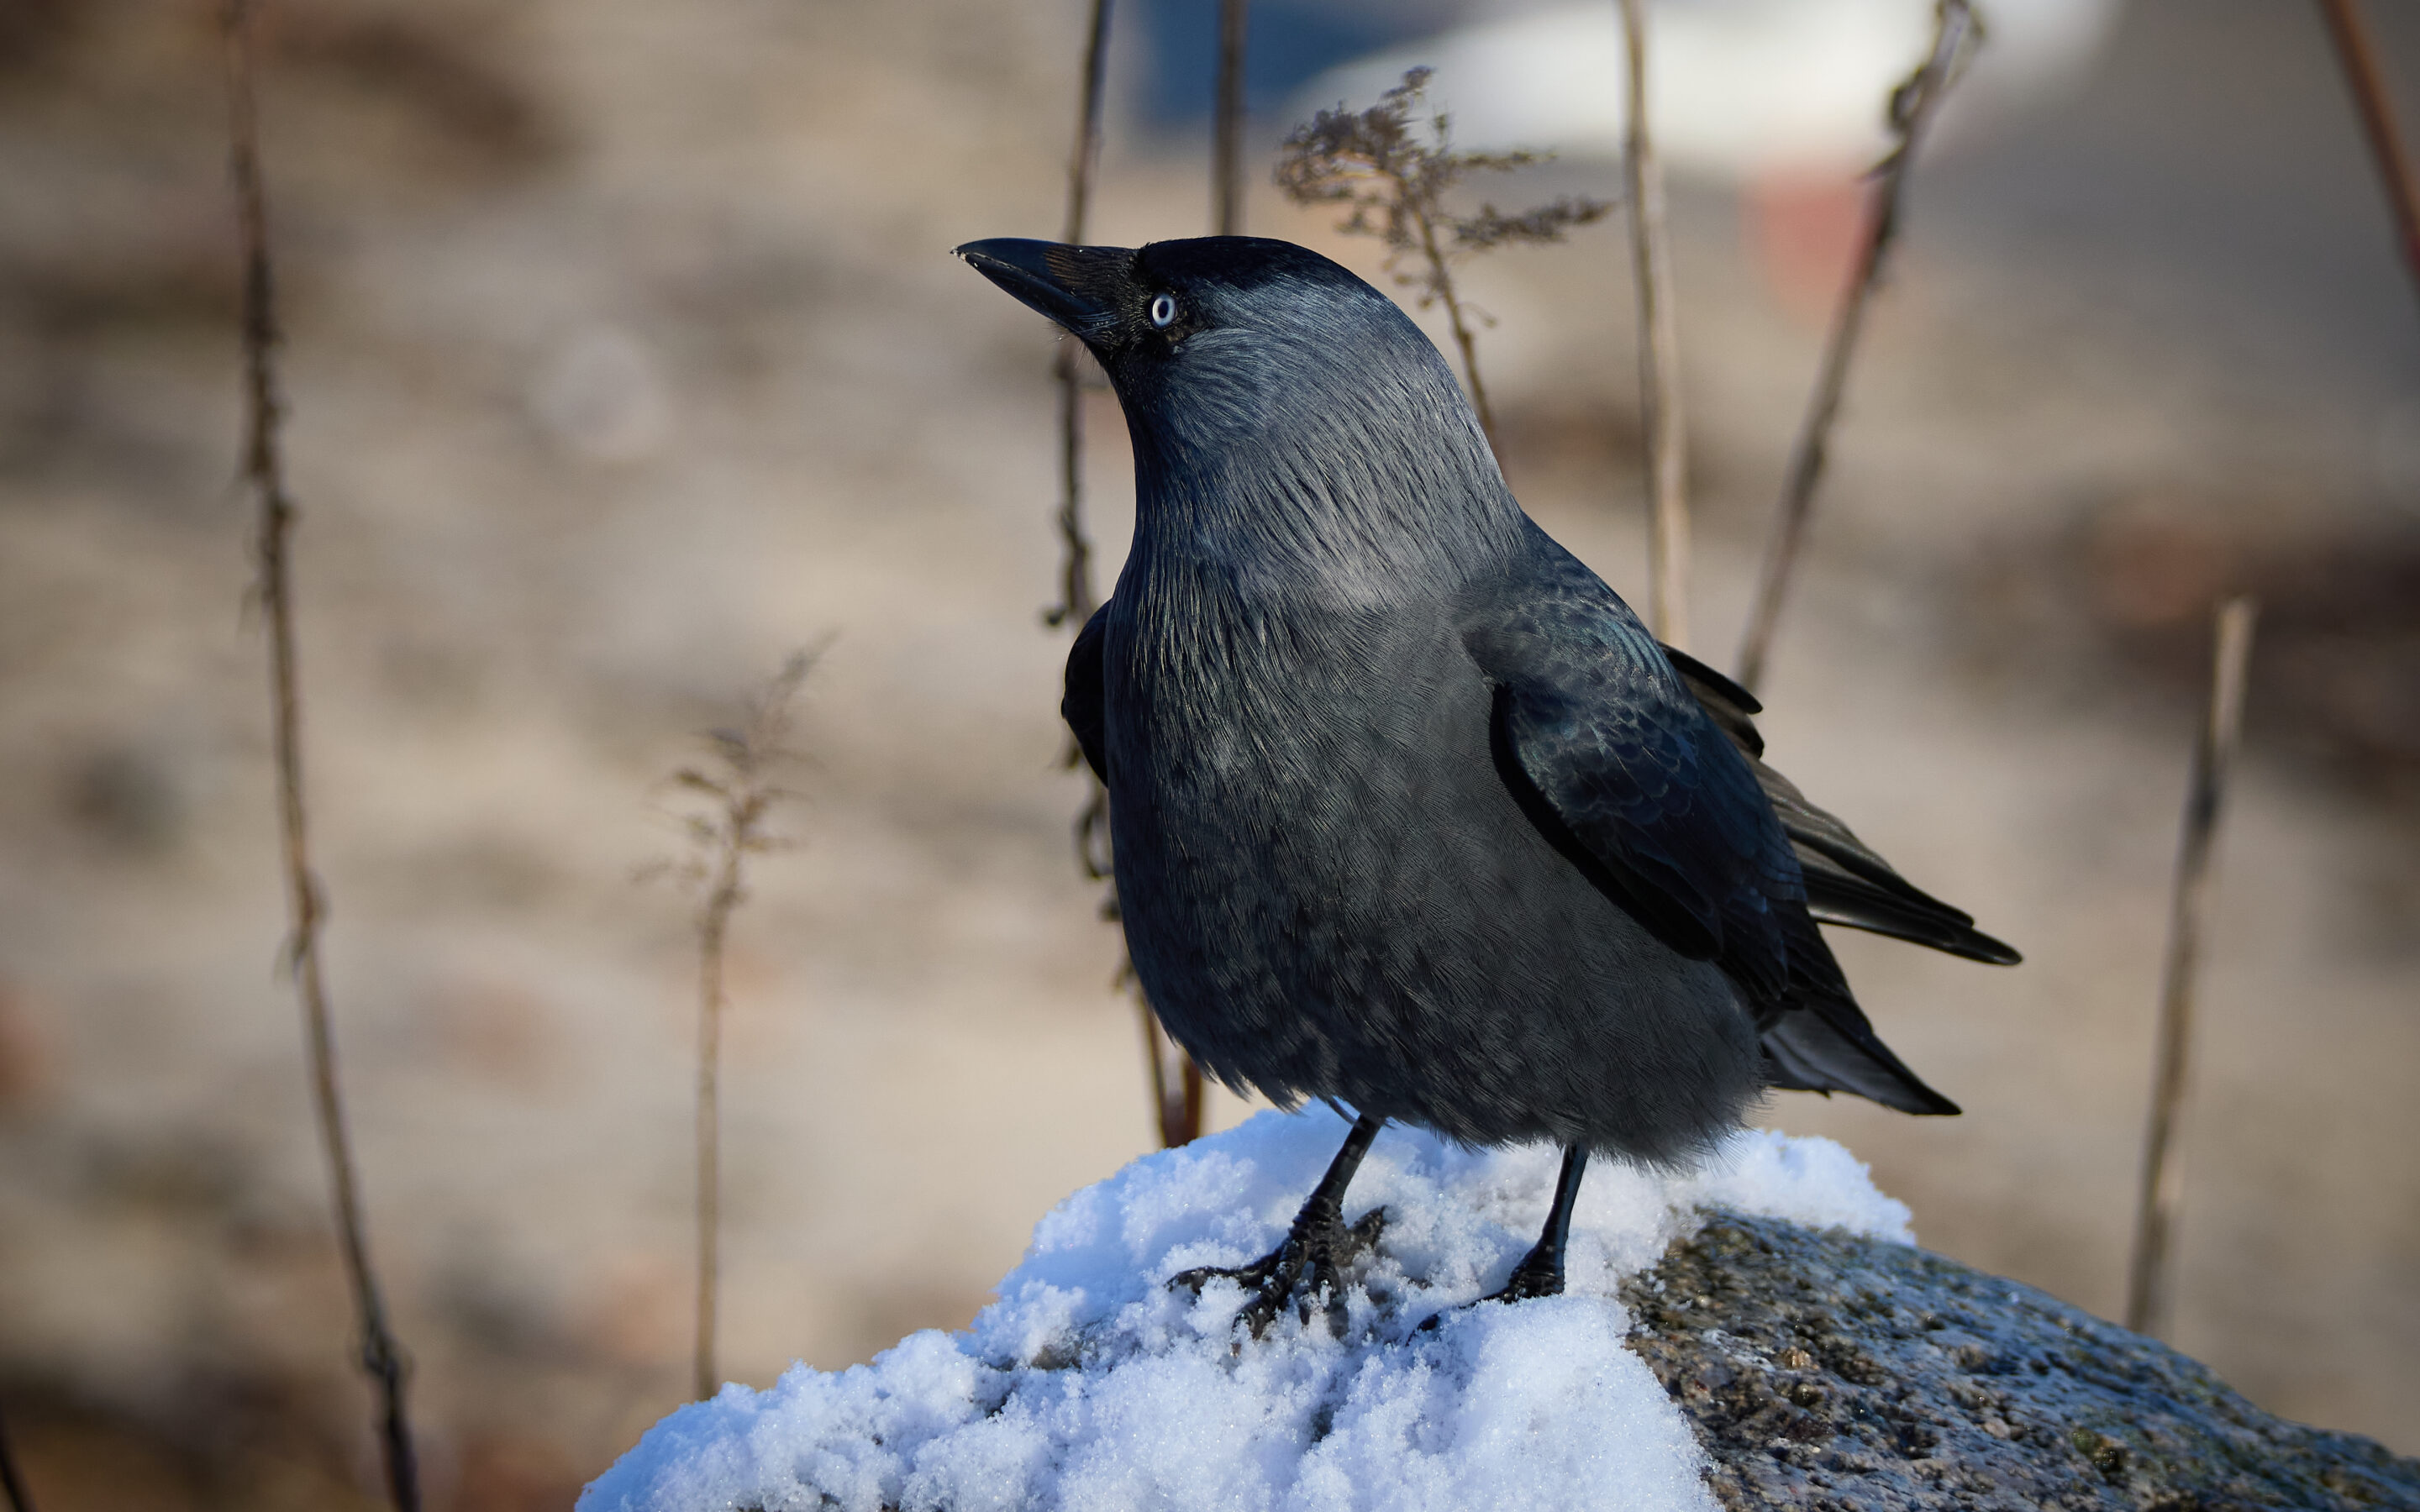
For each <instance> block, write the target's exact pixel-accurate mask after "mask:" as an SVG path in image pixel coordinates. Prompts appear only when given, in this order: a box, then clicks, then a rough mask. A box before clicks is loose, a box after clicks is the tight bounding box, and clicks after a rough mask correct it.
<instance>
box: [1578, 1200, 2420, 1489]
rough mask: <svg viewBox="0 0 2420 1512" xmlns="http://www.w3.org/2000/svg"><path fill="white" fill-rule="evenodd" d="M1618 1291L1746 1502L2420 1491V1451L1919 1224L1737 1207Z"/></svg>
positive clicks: (1642, 1349) (1730, 1485)
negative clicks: (2280, 1410) (1927, 1234)
mask: <svg viewBox="0 0 2420 1512" xmlns="http://www.w3.org/2000/svg"><path fill="white" fill-rule="evenodd" d="M1621 1299H1622V1301H1623V1302H1624V1303H1625V1304H1628V1307H1629V1310H1630V1313H1631V1317H1632V1319H1633V1330H1632V1333H1631V1335H1630V1344H1631V1347H1632V1348H1633V1349H1634V1350H1637V1352H1638V1353H1639V1354H1640V1355H1641V1356H1642V1357H1643V1358H1645V1360H1646V1361H1647V1364H1648V1365H1649V1367H1650V1368H1651V1369H1652V1370H1653V1371H1654V1373H1655V1376H1656V1379H1657V1380H1659V1381H1662V1382H1663V1384H1664V1388H1665V1390H1666V1391H1667V1392H1668V1393H1669V1394H1670V1396H1672V1398H1673V1400H1674V1401H1675V1402H1676V1403H1677V1404H1678V1405H1679V1406H1680V1408H1681V1410H1682V1411H1683V1413H1685V1414H1686V1415H1687V1417H1688V1419H1689V1422H1690V1425H1691V1427H1692V1428H1693V1429H1694V1430H1695V1432H1696V1434H1697V1438H1698V1442H1699V1444H1700V1445H1701V1446H1702V1447H1703V1448H1704V1450H1705V1452H1706V1454H1707V1456H1708V1458H1709V1459H1710V1460H1711V1461H1712V1465H1711V1468H1710V1469H1709V1471H1708V1473H1707V1481H1708V1484H1709V1487H1710V1489H1712V1490H1713V1491H1714V1495H1715V1498H1716V1500H1718V1501H1719V1502H1720V1503H1721V1504H1723V1505H1724V1506H1725V1507H1727V1508H1747V1507H1757V1508H1762V1507H1768V1506H1782V1505H1787V1506H1792V1507H1805V1508H1810V1509H1816V1512H1900V1509H1907V1512H1916V1509H1922V1508H1935V1507H1938V1508H1959V1509H1962V1512H1974V1509H1996V1508H2011V1509H2014V1508H2027V1509H2030V1508H2040V1507H2057V1508H2062V1509H2064V1508H2077V1509H2083V1508H2090V1509H2093V1512H2101V1509H2103V1508H2107V1509H2120V1508H2122V1509H2125V1512H2221V1509H2229V1512H2231V1509H2236V1508H2252V1507H2281V1508H2282V1507H2292V1508H2297V1509H2311V1512H2335V1509H2339V1508H2341V1509H2346V1512H2351V1509H2356V1508H2358V1509H2377V1508H2387V1507H2397V1508H2420V1460H2412V1459H2405V1458H2398V1457H2397V1456H2395V1455H2393V1454H2390V1453H2389V1452H2387V1451H2386V1450H2385V1449H2384V1448H2382V1447H2381V1446H2380V1445H2378V1444H2376V1443H2371V1442H2370V1441H2369V1440H2366V1439H2363V1438H2358V1437H2355V1436H2353V1435H2351V1434H2345V1433H2331V1432H2326V1431H2324V1430H2321V1429H2318V1428H2310V1427H2303V1426H2301V1425H2299V1424H2295V1423H2288V1422H2286V1421H2285V1420H2283V1419H2280V1418H2276V1417H2273V1416H2271V1415H2269V1414H2268V1413H2266V1412H2261V1411H2260V1410H2259V1409H2258V1408H2257V1407H2255V1406H2253V1405H2252V1404H2251V1403H2250V1402H2247V1401H2245V1400H2244V1399H2243V1398H2242V1396H2238V1395H2236V1393H2235V1392H2233V1391H2232V1390H2230V1389H2229V1388H2228V1387H2227V1386H2226V1383H2225V1382H2223V1381H2220V1380H2219V1379H2218V1378H2217V1377H2216V1376H2214V1375H2212V1374H2211V1371H2210V1369H2209V1368H2208V1367H2207V1366H2205V1365H2201V1364H2199V1363H2197V1362H2195V1361H2194V1360H2191V1359H2189V1358H2187V1357H2186V1356H2184V1355H2181V1354H2179V1353H2177V1352H2176V1351H2175V1350H2170V1349H2167V1348H2165V1347H2164V1346H2163V1345H2161V1344H2159V1343H2158V1342H2156V1341H2154V1340H2151V1339H2148V1338H2144V1337H2143V1336H2141V1335H2136V1334H2132V1333H2129V1332H2127V1331H2126V1330H2125V1329H2122V1328H2119V1327H2118V1326H2117V1325H2116V1324H2113V1323H2107V1322H2103V1321H2102V1320H2101V1319H2097V1318H2094V1317H2093V1316H2091V1315H2090V1314H2088V1313H2086V1312H2084V1311H2082V1310H2081V1309H2079V1308H2075V1307H2071V1306H2069V1305H2067V1304H2064V1303H2062V1302H2059V1301H2057V1300H2056V1299H2055V1298H2053V1297H2050V1296H2047V1295H2045V1294H2044V1293H2042V1292H2040V1291H2036V1290H2035V1289H2033V1288H2030V1287H2026V1286H2022V1285H2020V1284H2018V1283H2016V1282H2013V1281H2008V1280H2003V1279H2001V1278H2000V1277H1997V1276H1993V1275H1987V1274H1985V1273H1981V1272H1979V1271H1974V1270H1970V1269H1968V1268H1967V1267H1965V1266H1962V1265H1960V1264H1958V1263H1957V1262H1956V1261H1954V1260H1949V1259H1946V1258H1944V1257H1941V1256H1938V1255H1931V1254H1928V1253H1926V1252H1925V1251H1923V1250H1919V1249H1915V1248H1911V1247H1909V1246H1907V1245H1904V1244H1896V1243H1889V1242H1877V1241H1874V1240H1872V1239H1868V1238H1861V1237H1858V1236H1855V1235H1852V1234H1847V1233H1843V1232H1841V1231H1838V1230H1834V1229H1813V1228H1804V1227H1798V1226H1796V1225H1794V1224H1791V1223H1787V1222H1782V1221H1778V1220H1775V1219H1771V1218H1760V1217H1749V1216H1745V1215H1740V1214H1730V1213H1726V1214H1720V1215H1715V1216H1714V1217H1712V1218H1711V1219H1710V1221H1709V1222H1708V1223H1707V1224H1706V1225H1705V1226H1704V1227H1701V1228H1699V1230H1698V1231H1697V1232H1696V1233H1695V1234H1692V1235H1690V1236H1688V1237H1685V1238H1683V1239H1681V1240H1679V1241H1678V1242H1675V1243H1674V1244H1673V1245H1672V1247H1671V1249H1670V1250H1668V1252H1667V1253H1666V1255H1665V1257H1664V1258H1663V1259H1662V1260H1661V1261H1660V1262H1659V1263H1657V1264H1656V1265H1655V1266H1654V1267H1652V1269H1650V1270H1648V1271H1645V1272H1642V1273H1638V1274H1637V1275H1634V1276H1632V1277H1630V1278H1629V1279H1627V1280H1626V1281H1625V1282H1624V1283H1623V1284H1622V1286H1621Z"/></svg>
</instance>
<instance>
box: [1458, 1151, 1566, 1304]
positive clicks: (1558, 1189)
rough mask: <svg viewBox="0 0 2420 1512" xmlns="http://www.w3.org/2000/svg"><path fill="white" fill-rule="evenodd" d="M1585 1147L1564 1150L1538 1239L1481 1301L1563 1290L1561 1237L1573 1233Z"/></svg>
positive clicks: (1523, 1298)
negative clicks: (1509, 1275)
mask: <svg viewBox="0 0 2420 1512" xmlns="http://www.w3.org/2000/svg"><path fill="white" fill-rule="evenodd" d="M1588 1158H1589V1152H1588V1147H1587V1146H1586V1145H1573V1146H1571V1147H1570V1148H1568V1149H1565V1150H1564V1151H1563V1174H1562V1175H1561V1176H1559V1177H1558V1178H1556V1180H1555V1206H1554V1208H1553V1209H1552V1210H1551V1211H1548V1212H1547V1214H1546V1227H1545V1230H1544V1232H1543V1233H1541V1234H1539V1236H1538V1242H1537V1243H1536V1244H1535V1245H1534V1246H1532V1247H1531V1248H1530V1251H1529V1253H1528V1255H1526V1256H1524V1257H1522V1259H1521V1263H1520V1264H1518V1265H1516V1266H1514V1267H1512V1279H1511V1280H1509V1281H1507V1282H1505V1283H1504V1289H1503V1290H1501V1291H1498V1292H1496V1293H1494V1294H1492V1295H1489V1296H1485V1297H1481V1298H1480V1299H1479V1300H1480V1301H1481V1302H1526V1301H1528V1299H1529V1298H1531V1297H1559V1296H1561V1295H1562V1293H1563V1241H1565V1240H1567V1239H1569V1238H1571V1237H1572V1207H1573V1205H1574V1204H1575V1203H1576V1202H1578V1201H1579V1196H1580V1177H1581V1176H1582V1175H1583V1174H1585V1173H1586V1172H1587V1170H1588Z"/></svg>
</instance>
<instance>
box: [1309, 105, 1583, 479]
mask: <svg viewBox="0 0 2420 1512" xmlns="http://www.w3.org/2000/svg"><path fill="white" fill-rule="evenodd" d="M1434 73H1435V70H1434V69H1407V70H1406V71H1405V72H1404V78H1403V82H1402V83H1401V84H1398V85H1395V86H1394V87H1393V88H1391V89H1389V90H1388V91H1387V92H1386V93H1385V94H1383V95H1381V96H1379V97H1378V102H1377V103H1376V104H1374V105H1373V106H1371V107H1370V108H1369V109H1367V110H1363V111H1348V110H1343V109H1337V110H1323V111H1320V112H1318V113H1317V114H1315V115H1314V116H1312V117H1311V120H1310V121H1308V122H1306V123H1305V124H1303V125H1301V126H1297V127H1295V129H1294V131H1293V132H1292V133H1291V134H1289V135H1288V136H1287V137H1286V140H1285V147H1284V148H1283V150H1282V151H1281V152H1280V155H1279V158H1278V168H1277V181H1278V187H1279V188H1280V189H1282V190H1284V191H1285V193H1286V196H1287V197H1288V198H1290V199H1292V200H1293V201H1294V202H1295V204H1297V205H1344V206H1347V207H1349V208H1351V211H1352V213H1351V214H1349V215H1347V216H1346V217H1345V219H1344V221H1343V223H1342V224H1340V225H1339V226H1338V227H1337V229H1338V230H1339V231H1342V232H1343V233H1344V234H1345V235H1347V236H1366V237H1375V238H1377V239H1380V240H1381V241H1384V242H1385V243H1386V245H1387V270H1388V272H1389V273H1392V274H1393V275H1394V279H1395V282H1396V283H1397V284H1400V285H1406V286H1408V287H1413V288H1417V289H1419V307H1420V308H1421V309H1423V310H1425V309H1427V308H1428V307H1429V306H1430V305H1433V304H1443V305H1444V306H1445V313H1446V321H1447V323H1448V324H1449V325H1450V326H1451V327H1452V329H1453V343H1454V346H1455V347H1457V348H1458V349H1459V350H1460V352H1461V354H1462V371H1463V377H1464V379H1465V381H1466V384H1467V386H1468V388H1469V390H1470V408H1471V410H1472V412H1473V413H1474V414H1476V415H1477V416H1478V417H1479V428H1480V429H1481V431H1482V432H1484V433H1485V435H1486V437H1487V444H1488V446H1489V448H1490V449H1491V450H1493V449H1495V448H1496V414H1495V410H1494V409H1492V408H1491V407H1490V406H1489V404H1488V402H1487V386H1486V384H1484V383H1482V382H1481V380H1480V377H1479V343H1478V339H1477V336H1476V334H1475V333H1474V332H1473V331H1472V325H1471V317H1472V316H1474V315H1475V314H1478V312H1475V311H1474V310H1473V309H1472V308H1471V307H1470V306H1469V305H1468V304H1467V303H1466V301H1464V300H1463V298H1462V295H1461V292H1460V290H1459V289H1457V288H1456V287H1455V285H1454V280H1453V266H1454V264H1455V263H1456V262H1458V261H1460V260H1462V259H1464V258H1466V257H1471V256H1475V255H1478V254H1480V253H1483V252H1488V251H1491V250H1493V249H1495V248H1497V247H1502V246H1510V245H1514V244H1522V245H1528V246H1544V245H1546V244H1548V243H1550V242H1556V241H1560V240H1561V239H1563V236H1564V235H1565V233H1567V232H1569V231H1570V230H1572V229H1573V228H1574V227H1575V226H1582V225H1587V224H1590V222H1592V221H1595V220H1598V219H1600V218H1601V217H1603V216H1604V215H1605V214H1606V212H1607V211H1609V210H1611V209H1612V208H1613V207H1612V205H1610V204H1609V203H1606V201H1603V200H1594V199H1588V198H1584V197H1581V196H1578V195H1569V194H1567V195H1565V196H1563V197H1562V198H1560V199H1558V200H1555V201H1554V202H1553V203H1551V204H1546V205H1540V206H1537V207H1535V208H1531V209H1528V210H1523V211H1521V212H1520V213H1518V214H1514V215H1507V214H1505V213H1504V212H1502V211H1500V210H1498V209H1497V208H1496V207H1495V206H1494V205H1481V207H1480V208H1479V213H1478V214H1476V215H1456V214H1455V213H1453V211H1452V210H1451V209H1450V208H1448V207H1447V204H1446V196H1447V194H1448V193H1449V192H1450V191H1451V190H1452V189H1453V188H1454V186H1455V185H1457V184H1459V183H1460V182H1461V181H1462V180H1463V179H1464V178H1466V177H1468V176H1469V175H1470V174H1472V173H1473V172H1476V171H1480V170H1484V171H1487V172H1491V173H1510V172H1512V171H1513V170H1514V169H1517V168H1526V167H1528V166H1530V165H1532V164H1534V163H1540V162H1547V161H1549V160H1550V159H1551V158H1552V157H1553V154H1551V153H1545V152H1526V151H1514V152H1457V151H1455V150H1454V146H1453V122H1452V118H1451V117H1450V116H1448V115H1447V114H1446V113H1445V112H1444V111H1442V110H1436V111H1432V110H1431V109H1430V108H1429V103H1428V82H1429V80H1430V78H1431V77H1432V76H1433V75H1434ZM1415 258H1417V259H1418V261H1417V263H1416V264H1414V265H1413V266H1411V267H1409V268H1406V267H1405V266H1404V265H1405V263H1407V262H1409V261H1411V260H1412V259H1415ZM1481 318H1484V316H1481Z"/></svg>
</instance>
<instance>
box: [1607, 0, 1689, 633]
mask: <svg viewBox="0 0 2420 1512" xmlns="http://www.w3.org/2000/svg"><path fill="white" fill-rule="evenodd" d="M1620 3H1621V31H1622V39H1623V40H1624V41H1625V42H1626V43H1627V44H1628V51H1629V62H1630V79H1629V85H1630V88H1629V98H1628V99H1627V100H1626V101H1625V104H1626V106H1627V111H1628V118H1627V120H1626V122H1625V124H1624V129H1623V132H1622V159H1623V162H1624V164H1625V165H1626V166H1627V168H1628V170H1629V183H1630V254H1631V266H1632V270H1633V274H1634V277H1635V279H1636V281H1637V285H1638V331H1639V350H1638V387H1639V402H1640V405H1641V407H1642V408H1643V409H1644V410H1645V419H1646V426H1645V429H1646V432H1647V500H1648V516H1647V557H1648V586H1647V623H1648V625H1650V626H1652V628H1653V630H1654V631H1655V635H1656V638H1657V639H1658V640H1662V641H1663V642H1664V643H1665V644H1667V645H1671V646H1678V647H1681V648H1682V649H1683V650H1686V649H1687V647H1688V642H1689V501H1688V495H1687V491H1686V489H1687V480H1686V475H1685V471H1684V469H1685V462H1686V457H1685V452H1686V444H1687V442H1686V432H1685V430H1684V428H1683V424H1682V420H1681V337H1680V331H1679V328H1678V326H1677V325H1676V324H1675V317H1674V310H1673V306H1674V304H1675V299H1674V294H1673V288H1672V246H1671V239H1670V237H1669V235H1668V231H1667V228H1666V225H1665V216H1664V169H1663V165H1662V164H1661V163H1660V162H1657V161H1656V158H1655V145H1654V140H1653V137H1652V135H1651V133H1650V132H1649V131H1648V127H1647V16H1646V9H1647V8H1646V3H1645V0H1620Z"/></svg>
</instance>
